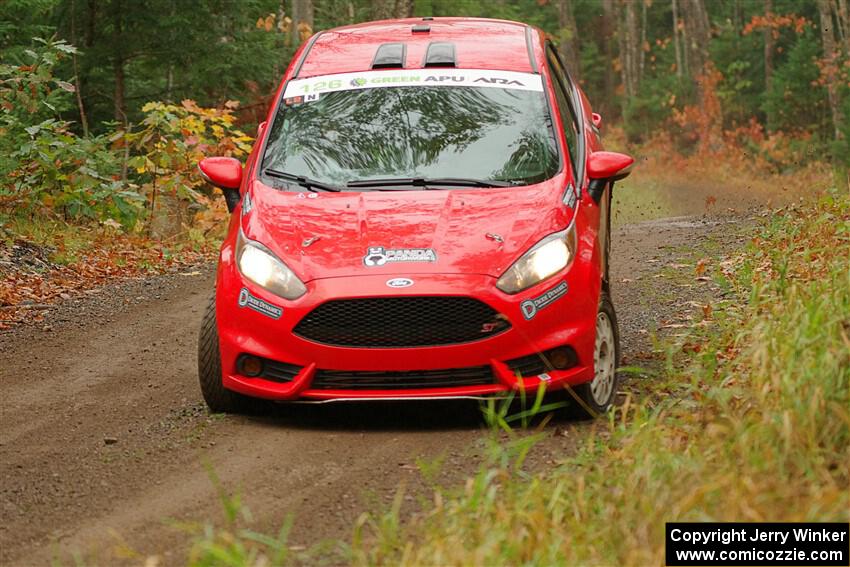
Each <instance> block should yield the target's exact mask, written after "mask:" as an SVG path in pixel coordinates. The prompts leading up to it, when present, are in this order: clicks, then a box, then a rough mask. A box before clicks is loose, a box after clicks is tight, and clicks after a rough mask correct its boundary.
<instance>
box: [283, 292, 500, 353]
mask: <svg viewBox="0 0 850 567" xmlns="http://www.w3.org/2000/svg"><path fill="white" fill-rule="evenodd" d="M509 327H510V323H508V321H507V320H506V319H505V318H504V317H503V316H501V315H500V314H499V313H498V312H497V311H495V310H494V309H493V308H492V307H490V306H489V305H487V304H486V303H483V302H481V301H479V300H477V299H473V298H471V297H447V296H436V297H428V296H421V297H366V298H358V299H337V300H333V301H328V302H327V303H323V304H321V305H319V306H318V307H316V308H315V309H314V310H313V311H311V312H310V313H308V314H307V315H306V316H305V317H304V318H303V319H301V321H299V322H298V325H296V326H295V329H294V330H293V332H294V333H295V334H296V335H298V336H300V337H303V338H305V339H308V340H311V341H315V342H317V343H323V344H327V345H333V346H346V347H363V348H403V347H424V346H436V345H446V344H458V343H468V342H472V341H478V340H481V339H486V338H487V337H491V336H493V335H496V334H498V333H501V332H502V331H505V330H506V329H508V328H509Z"/></svg>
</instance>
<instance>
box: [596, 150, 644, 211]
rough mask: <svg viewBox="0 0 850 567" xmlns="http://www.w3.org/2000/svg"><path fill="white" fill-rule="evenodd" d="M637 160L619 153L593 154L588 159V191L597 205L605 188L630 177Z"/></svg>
mask: <svg viewBox="0 0 850 567" xmlns="http://www.w3.org/2000/svg"><path fill="white" fill-rule="evenodd" d="M634 164H635V158H633V157H632V156H627V155H626V154H618V153H617V152H593V153H592V154H590V157H589V158H587V176H588V177H589V178H590V184H589V185H588V188H587V191H588V193H589V194H590V196H591V197H592V198H593V200H594V201H596V203H599V200H600V199H601V198H602V193H604V192H605V186H606V185H608V184H609V183H614V182H615V181H619V180H620V179H624V178H626V177H628V175H629V174H630V173H631V172H632V167H634Z"/></svg>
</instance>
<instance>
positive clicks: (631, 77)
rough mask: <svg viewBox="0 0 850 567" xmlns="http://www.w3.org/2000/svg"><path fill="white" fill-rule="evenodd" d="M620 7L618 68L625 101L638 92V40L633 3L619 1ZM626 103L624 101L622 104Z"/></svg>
mask: <svg viewBox="0 0 850 567" xmlns="http://www.w3.org/2000/svg"><path fill="white" fill-rule="evenodd" d="M620 6H621V7H622V8H624V10H623V15H622V17H621V18H619V20H620V23H621V24H622V26H621V28H620V29H621V30H622V31H621V32H620V33H619V34H617V35H618V37H619V40H620V63H621V65H620V67H621V73H622V77H623V88H624V91H625V95H626V99H629V98H631V97H633V96H635V95H636V94H637V90H638V42H639V41H640V40H639V39H638V31H637V13H636V12H635V5H634V2H632V1H631V0H626V1H625V2H622V1H621V3H620ZM626 102H627V101H624V104H625V103H626Z"/></svg>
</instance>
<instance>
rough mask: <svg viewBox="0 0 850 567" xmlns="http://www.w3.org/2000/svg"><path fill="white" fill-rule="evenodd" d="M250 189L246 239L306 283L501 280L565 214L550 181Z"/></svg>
mask: <svg viewBox="0 0 850 567" xmlns="http://www.w3.org/2000/svg"><path fill="white" fill-rule="evenodd" d="M252 185H253V186H252V188H251V189H250V197H249V202H250V206H249V207H245V208H247V209H248V210H247V212H246V211H243V215H242V220H241V225H242V228H243V231H244V233H245V235H246V236H247V237H248V238H250V239H252V240H256V241H258V242H260V243H262V244H264V245H265V246H267V247H268V248H270V249H271V250H272V251H273V252H274V253H275V254H277V255H278V257H279V258H280V259H281V260H283V261H284V262H285V263H286V264H287V265H288V266H289V267H290V268H291V269H292V270H294V271H295V273H296V274H297V275H298V276H299V277H300V278H301V279H302V280H303V281H305V282H307V281H310V280H313V279H319V278H330V277H342V276H353V275H374V274H379V273H386V274H392V275H406V274H417V273H418V274H422V273H444V274H450V273H468V274H488V275H491V276H499V275H500V274H501V273H502V272H504V270H505V269H506V268H508V267H509V266H510V265H511V263H512V262H514V261H515V260H516V259H517V258H518V257H519V256H520V255H521V254H522V253H523V252H524V251H525V250H527V249H528V248H529V247H530V246H531V245H533V244H534V243H535V242H537V241H538V240H539V239H540V238H542V237H543V236H545V235H547V234H550V233H552V232H556V231H558V230H560V229H563V228H564V227H565V226H566V225H567V224H568V222H569V221H570V219H571V217H572V214H573V212H572V211H571V210H570V209H568V208H566V207H565V206H564V205H563V204H562V201H561V196H562V192H561V191H560V190H559V189H558V187H559V186H560V185H559V184H557V183H556V181H555V180H550V181H549V182H546V183H541V184H538V185H530V186H526V187H509V188H486V189H448V190H429V191H423V190H417V191H366V192H342V193H301V192H292V191H280V190H276V189H274V188H271V187H268V186H266V185H264V184H262V183H260V182H259V181H255V182H254V183H253V184H252ZM367 257H368V258H367Z"/></svg>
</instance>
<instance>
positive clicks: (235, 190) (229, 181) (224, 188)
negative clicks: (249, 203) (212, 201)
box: [198, 157, 242, 213]
mask: <svg viewBox="0 0 850 567" xmlns="http://www.w3.org/2000/svg"><path fill="white" fill-rule="evenodd" d="M198 170H199V171H200V172H201V177H203V178H204V179H205V180H206V181H207V183H210V184H212V185H215V186H216V187H218V188H219V189H221V192H222V193H224V200H225V201H226V202H227V210H228V211H230V212H231V213H232V212H233V209H235V208H236V205H238V204H239V186H240V185H241V184H242V164H241V163H239V160H238V159H235V158H229V157H209V158H204V159H202V160H201V162H200V163H199V164H198Z"/></svg>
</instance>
